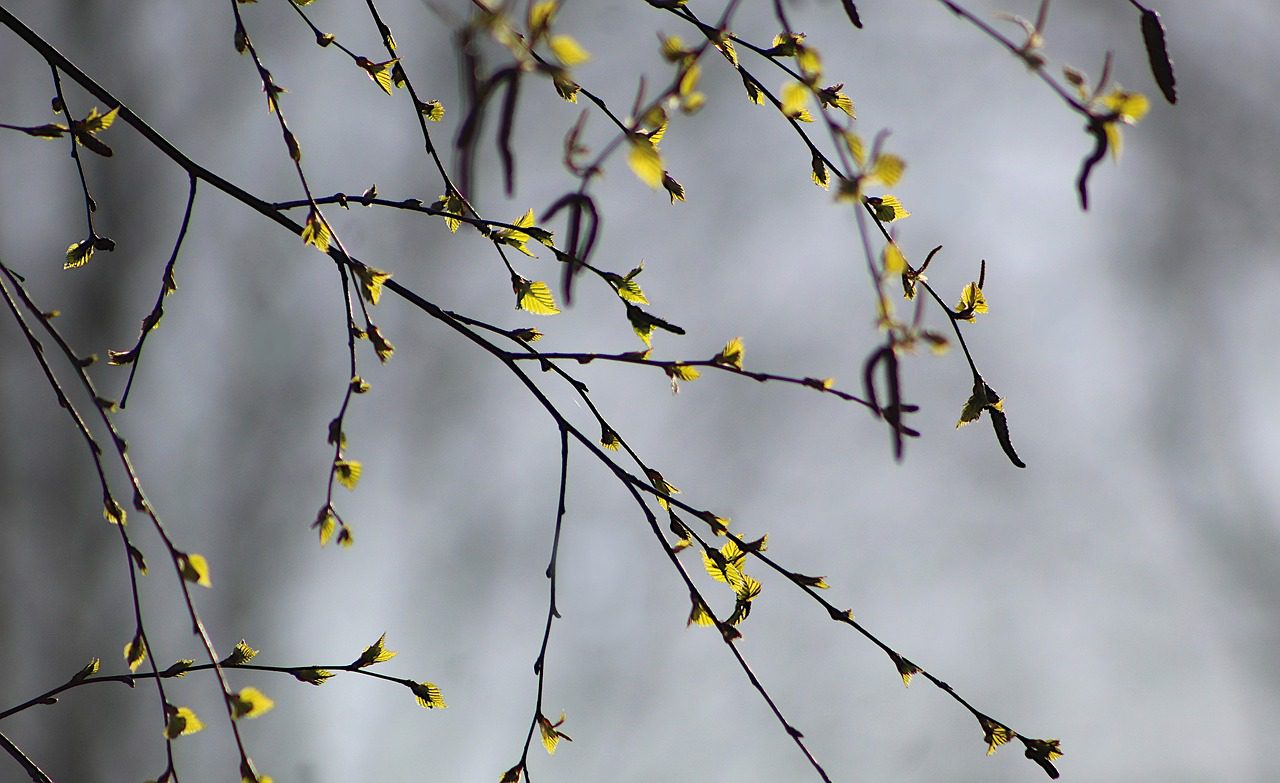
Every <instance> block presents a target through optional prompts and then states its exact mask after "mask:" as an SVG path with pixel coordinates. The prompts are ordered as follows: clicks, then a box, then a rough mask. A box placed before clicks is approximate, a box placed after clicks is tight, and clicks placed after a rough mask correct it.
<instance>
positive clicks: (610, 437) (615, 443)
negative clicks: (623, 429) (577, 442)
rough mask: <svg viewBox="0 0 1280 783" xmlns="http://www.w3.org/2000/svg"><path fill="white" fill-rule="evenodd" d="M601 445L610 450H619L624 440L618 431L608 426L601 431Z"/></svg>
mask: <svg viewBox="0 0 1280 783" xmlns="http://www.w3.org/2000/svg"><path fill="white" fill-rule="evenodd" d="M600 445H601V446H604V447H605V448H606V449H608V450H609V451H617V450H618V449H620V448H622V440H621V439H620V438H619V437H618V433H616V432H614V431H613V430H611V429H609V428H607V427H606V428H604V429H603V430H601V432H600Z"/></svg>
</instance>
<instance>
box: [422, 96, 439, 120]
mask: <svg viewBox="0 0 1280 783" xmlns="http://www.w3.org/2000/svg"><path fill="white" fill-rule="evenodd" d="M418 111H420V112H422V116H423V117H426V118H427V119H428V120H430V121H431V122H440V121H441V120H443V119H444V104H443V103H441V102H440V101H438V100H430V101H427V102H426V103H421V104H419V105H418Z"/></svg>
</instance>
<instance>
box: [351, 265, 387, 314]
mask: <svg viewBox="0 0 1280 783" xmlns="http://www.w3.org/2000/svg"><path fill="white" fill-rule="evenodd" d="M356 275H357V276H358V277H359V278H360V295H361V296H363V297H364V299H365V301H366V302H368V303H369V304H371V305H376V304H377V303H378V299H380V298H381V297H382V284H383V283H385V282H387V281H388V280H390V279H391V273H390V272H384V271H382V270H381V269H374V268H373V267H371V266H361V267H359V268H357V269H356Z"/></svg>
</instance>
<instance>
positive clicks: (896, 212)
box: [867, 193, 911, 223]
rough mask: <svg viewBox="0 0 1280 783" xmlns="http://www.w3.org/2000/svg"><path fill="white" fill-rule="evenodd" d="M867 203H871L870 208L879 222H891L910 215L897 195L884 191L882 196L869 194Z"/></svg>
mask: <svg viewBox="0 0 1280 783" xmlns="http://www.w3.org/2000/svg"><path fill="white" fill-rule="evenodd" d="M867 203H868V204H870V205H871V208H872V210H874V211H875V213H876V218H878V219H879V220H880V222H881V223H892V222H893V221H895V220H902V219H903V218H909V217H911V213H910V212H908V211H907V210H906V208H905V207H903V206H902V202H901V201H899V200H898V197H897V196H894V195H893V194H890V193H886V194H885V195H883V196H871V197H869V198H868V199H867Z"/></svg>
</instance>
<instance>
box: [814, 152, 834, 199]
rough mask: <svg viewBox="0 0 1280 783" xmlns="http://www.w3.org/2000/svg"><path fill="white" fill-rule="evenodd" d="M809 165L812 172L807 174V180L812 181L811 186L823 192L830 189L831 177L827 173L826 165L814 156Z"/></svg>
mask: <svg viewBox="0 0 1280 783" xmlns="http://www.w3.org/2000/svg"><path fill="white" fill-rule="evenodd" d="M810 165H811V167H812V171H810V173H809V178H810V179H812V180H813V184H815V185H817V186H818V187H820V188H822V189H823V190H827V189H829V188H830V187H831V175H830V174H829V173H827V164H826V163H824V162H823V161H822V158H821V157H819V156H818V155H816V154H815V155H814V156H813V160H812V162H811V164H810Z"/></svg>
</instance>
